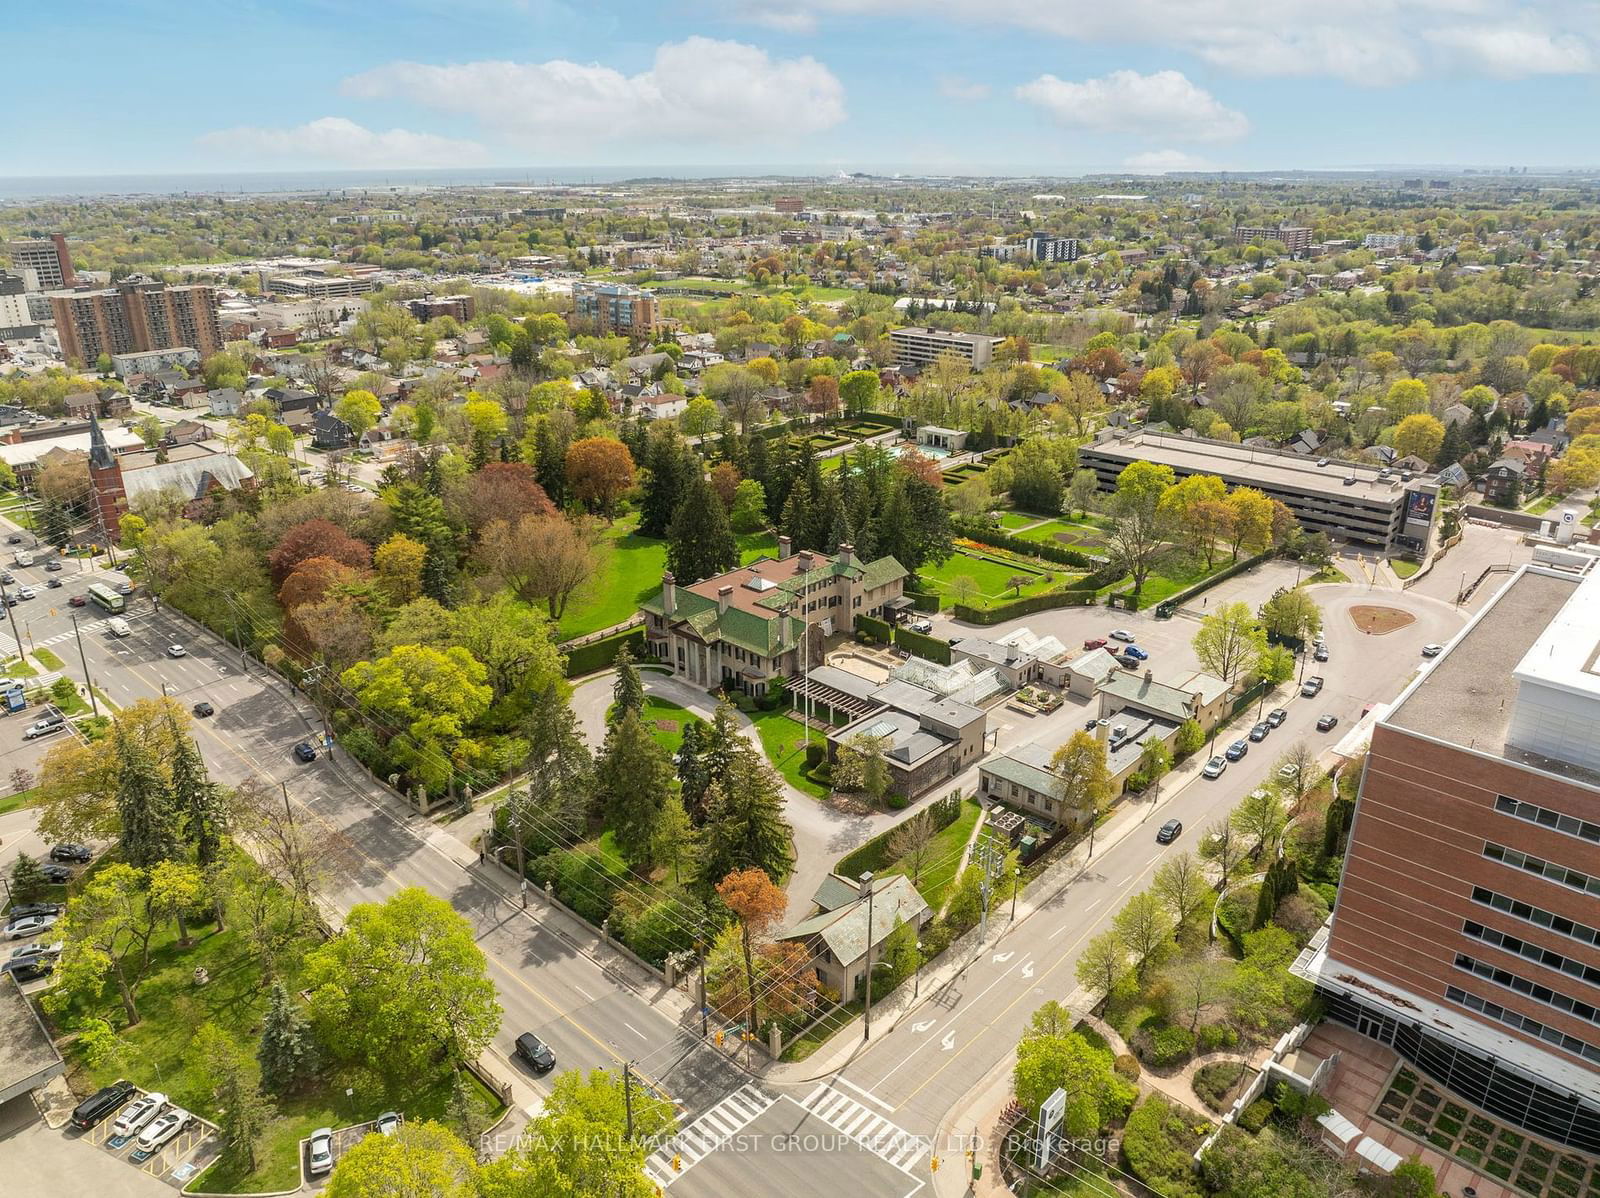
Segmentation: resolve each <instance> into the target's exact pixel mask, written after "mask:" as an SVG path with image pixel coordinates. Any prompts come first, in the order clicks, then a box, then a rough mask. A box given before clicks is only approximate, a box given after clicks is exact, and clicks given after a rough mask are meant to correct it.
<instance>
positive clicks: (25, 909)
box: [0, 903, 66, 920]
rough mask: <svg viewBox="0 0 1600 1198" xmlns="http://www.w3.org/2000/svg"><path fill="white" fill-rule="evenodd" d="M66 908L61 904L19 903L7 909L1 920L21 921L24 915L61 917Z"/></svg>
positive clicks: (0, 917)
mask: <svg viewBox="0 0 1600 1198" xmlns="http://www.w3.org/2000/svg"><path fill="white" fill-rule="evenodd" d="M65 910H66V908H65V907H63V906H62V905H61V904H60V903H18V904H17V905H16V906H15V907H7V908H6V911H5V914H4V915H3V916H0V919H6V920H12V919H21V918H22V917H23V916H24V915H60V914H61V913H62V912H63V911H65Z"/></svg>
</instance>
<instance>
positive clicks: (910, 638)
mask: <svg viewBox="0 0 1600 1198" xmlns="http://www.w3.org/2000/svg"><path fill="white" fill-rule="evenodd" d="M894 643H895V644H897V645H899V646H900V647H901V648H902V649H906V650H908V651H910V652H912V653H915V654H916V655H917V656H918V657H926V658H927V659H928V660H929V661H936V662H938V663H939V664H940V665H942V666H947V665H949V664H950V642H949V641H941V640H940V639H939V638H938V637H936V636H928V635H926V634H924V633H921V632H912V631H911V629H909V628H907V627H906V626H905V625H903V624H902V625H900V626H899V627H898V628H896V629H895V630H894Z"/></svg>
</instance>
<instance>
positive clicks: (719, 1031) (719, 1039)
mask: <svg viewBox="0 0 1600 1198" xmlns="http://www.w3.org/2000/svg"><path fill="white" fill-rule="evenodd" d="M715 1039H716V1042H717V1047H718V1048H721V1047H722V1029H720V1028H718V1029H717V1034H716V1037H715Z"/></svg>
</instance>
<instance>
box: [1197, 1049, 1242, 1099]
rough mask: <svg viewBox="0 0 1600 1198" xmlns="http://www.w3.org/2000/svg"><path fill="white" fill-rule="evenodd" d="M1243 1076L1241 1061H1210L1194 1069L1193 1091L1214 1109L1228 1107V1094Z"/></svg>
mask: <svg viewBox="0 0 1600 1198" xmlns="http://www.w3.org/2000/svg"><path fill="white" fill-rule="evenodd" d="M1243 1076H1244V1062H1243V1061H1212V1062H1211V1063H1210V1064H1209V1065H1202V1066H1200V1068H1199V1069H1197V1070H1195V1074H1194V1092H1195V1093H1196V1094H1198V1095H1199V1096H1200V1101H1201V1102H1203V1103H1205V1104H1206V1105H1207V1106H1208V1107H1210V1108H1211V1109H1212V1110H1214V1111H1225V1110H1227V1109H1228V1106H1229V1105H1230V1104H1229V1100H1228V1095H1229V1094H1231V1093H1232V1092H1233V1088H1234V1086H1236V1085H1238V1084H1239V1079H1240V1078H1241V1077H1243Z"/></svg>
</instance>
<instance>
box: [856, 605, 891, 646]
mask: <svg viewBox="0 0 1600 1198" xmlns="http://www.w3.org/2000/svg"><path fill="white" fill-rule="evenodd" d="M856 631H857V632H864V633H866V634H867V635H868V636H870V637H871V638H872V639H873V640H874V641H876V642H877V643H878V644H880V645H887V644H888V643H889V642H890V641H892V640H893V639H894V626H893V625H891V624H890V623H889V622H888V621H887V620H880V619H878V617H877V616H869V615H867V614H866V613H864V612H861V613H857V615H856Z"/></svg>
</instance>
